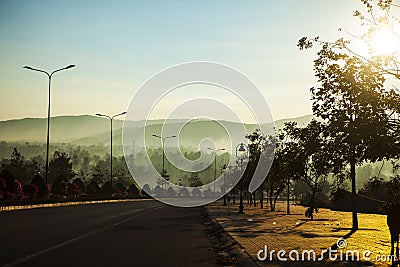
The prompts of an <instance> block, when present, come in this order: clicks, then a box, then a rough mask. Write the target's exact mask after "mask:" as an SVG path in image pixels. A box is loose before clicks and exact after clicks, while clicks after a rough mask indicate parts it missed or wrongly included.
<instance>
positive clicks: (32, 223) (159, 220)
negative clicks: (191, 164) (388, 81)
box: [0, 200, 217, 266]
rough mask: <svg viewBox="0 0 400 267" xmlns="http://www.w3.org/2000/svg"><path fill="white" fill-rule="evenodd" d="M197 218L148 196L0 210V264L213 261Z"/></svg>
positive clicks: (195, 211) (198, 215) (199, 215)
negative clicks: (145, 199) (108, 201)
mask: <svg viewBox="0 0 400 267" xmlns="http://www.w3.org/2000/svg"><path fill="white" fill-rule="evenodd" d="M201 221H202V208H176V207H172V206H168V205H165V204H161V203H159V202H157V201H153V200H151V201H138V202H122V203H106V204H92V205H79V206H68V207H57V208H40V209H31V210H20V211H11V212H0V237H1V238H0V265H1V266H215V262H216V257H217V256H216V253H215V252H213V251H212V250H211V243H210V240H209V238H208V237H207V231H206V229H205V227H204V226H203V225H202V224H201Z"/></svg>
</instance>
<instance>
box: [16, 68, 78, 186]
mask: <svg viewBox="0 0 400 267" xmlns="http://www.w3.org/2000/svg"><path fill="white" fill-rule="evenodd" d="M73 67H75V65H68V66H66V67H64V68H61V69H58V70H55V71H53V72H52V73H50V74H49V73H48V72H47V71H44V70H40V69H35V68H32V67H29V66H24V67H23V68H24V69H27V70H32V71H38V72H42V73H45V74H46V75H47V77H48V78H49V100H48V105H47V139H46V184H47V180H48V177H49V145H50V88H51V77H52V76H53V74H54V73H56V72H59V71H62V70H67V69H70V68H73Z"/></svg>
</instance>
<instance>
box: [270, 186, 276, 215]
mask: <svg viewBox="0 0 400 267" xmlns="http://www.w3.org/2000/svg"><path fill="white" fill-rule="evenodd" d="M272 194H273V191H272V190H270V191H269V207H270V209H271V211H275V207H274V205H273V200H272Z"/></svg>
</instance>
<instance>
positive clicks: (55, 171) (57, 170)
mask: <svg viewBox="0 0 400 267" xmlns="http://www.w3.org/2000/svg"><path fill="white" fill-rule="evenodd" d="M49 174H50V176H49V178H50V179H49V181H51V182H54V180H55V179H56V178H57V177H64V178H65V179H67V181H70V180H71V179H72V178H73V177H74V176H75V173H74V171H73V170H72V161H71V157H69V156H68V154H67V153H65V152H61V151H55V152H54V155H53V158H52V159H51V161H50V163H49Z"/></svg>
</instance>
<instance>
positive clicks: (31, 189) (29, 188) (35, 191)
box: [23, 184, 39, 199]
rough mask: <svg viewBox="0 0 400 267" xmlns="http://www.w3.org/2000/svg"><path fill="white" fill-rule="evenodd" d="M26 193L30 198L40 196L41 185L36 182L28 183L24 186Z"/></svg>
mask: <svg viewBox="0 0 400 267" xmlns="http://www.w3.org/2000/svg"><path fill="white" fill-rule="evenodd" d="M23 190H24V195H25V196H27V197H29V198H30V199H35V198H38V197H39V187H38V186H37V185H35V184H26V185H24V186H23Z"/></svg>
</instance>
